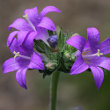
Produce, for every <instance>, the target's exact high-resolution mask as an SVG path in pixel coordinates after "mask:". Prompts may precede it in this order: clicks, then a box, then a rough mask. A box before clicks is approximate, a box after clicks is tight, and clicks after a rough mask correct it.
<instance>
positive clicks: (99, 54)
mask: <svg viewBox="0 0 110 110" xmlns="http://www.w3.org/2000/svg"><path fill="white" fill-rule="evenodd" d="M101 55H103V53H100V50H99V49H97V53H95V54H90V55H82V56H83V58H89V57H93V56H98V57H100V56H101Z"/></svg>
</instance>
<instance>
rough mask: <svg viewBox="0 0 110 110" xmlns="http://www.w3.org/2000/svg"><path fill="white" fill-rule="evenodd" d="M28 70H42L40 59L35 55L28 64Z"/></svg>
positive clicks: (42, 65)
mask: <svg viewBox="0 0 110 110" xmlns="http://www.w3.org/2000/svg"><path fill="white" fill-rule="evenodd" d="M29 68H30V69H37V70H44V64H43V62H42V59H41V57H40V56H39V55H38V54H37V53H35V52H34V53H33V55H32V57H31V62H30V64H29Z"/></svg>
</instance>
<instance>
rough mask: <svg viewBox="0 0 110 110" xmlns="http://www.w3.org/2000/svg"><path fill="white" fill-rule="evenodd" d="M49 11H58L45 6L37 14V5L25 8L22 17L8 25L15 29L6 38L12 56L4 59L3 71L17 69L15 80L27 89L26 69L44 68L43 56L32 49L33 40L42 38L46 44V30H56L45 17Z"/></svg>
mask: <svg viewBox="0 0 110 110" xmlns="http://www.w3.org/2000/svg"><path fill="white" fill-rule="evenodd" d="M49 12H60V10H59V9H57V8H56V7H54V6H47V7H45V8H44V9H43V10H42V11H41V12H40V15H39V14H38V10H37V7H35V8H32V9H26V10H25V11H24V16H23V18H24V19H23V18H18V19H16V20H15V21H14V22H13V23H12V24H11V25H10V26H9V27H8V30H10V29H11V28H15V29H16V31H13V32H11V33H10V35H9V37H8V40H7V47H8V48H9V49H10V51H11V52H12V54H14V57H13V58H10V59H8V60H6V61H5V62H4V64H3V73H8V72H12V71H15V70H17V73H16V80H17V82H18V84H19V85H20V86H21V87H23V88H25V89H27V86H26V71H27V69H36V70H44V68H45V67H44V63H43V62H42V59H43V56H42V55H41V54H40V53H38V52H36V51H34V48H33V42H34V39H36V40H39V39H41V40H43V41H44V42H45V43H46V44H47V45H49V44H48V41H47V39H48V37H49V35H48V30H51V31H56V28H55V25H54V23H53V21H52V20H51V19H50V18H48V17H45V15H46V14H47V13H49Z"/></svg>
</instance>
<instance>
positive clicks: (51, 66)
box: [45, 62, 56, 69]
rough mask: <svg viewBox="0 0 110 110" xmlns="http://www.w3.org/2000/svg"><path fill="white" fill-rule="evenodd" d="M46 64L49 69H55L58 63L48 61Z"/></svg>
mask: <svg viewBox="0 0 110 110" xmlns="http://www.w3.org/2000/svg"><path fill="white" fill-rule="evenodd" d="M45 66H46V68H47V69H54V68H55V67H56V63H52V62H48V63H47V64H46V65H45Z"/></svg>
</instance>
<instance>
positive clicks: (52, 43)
mask: <svg viewBox="0 0 110 110" xmlns="http://www.w3.org/2000/svg"><path fill="white" fill-rule="evenodd" d="M47 41H48V43H49V45H50V46H51V47H52V48H55V47H56V46H57V44H58V37H57V35H53V36H50V37H49V38H48V39H47Z"/></svg>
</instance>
